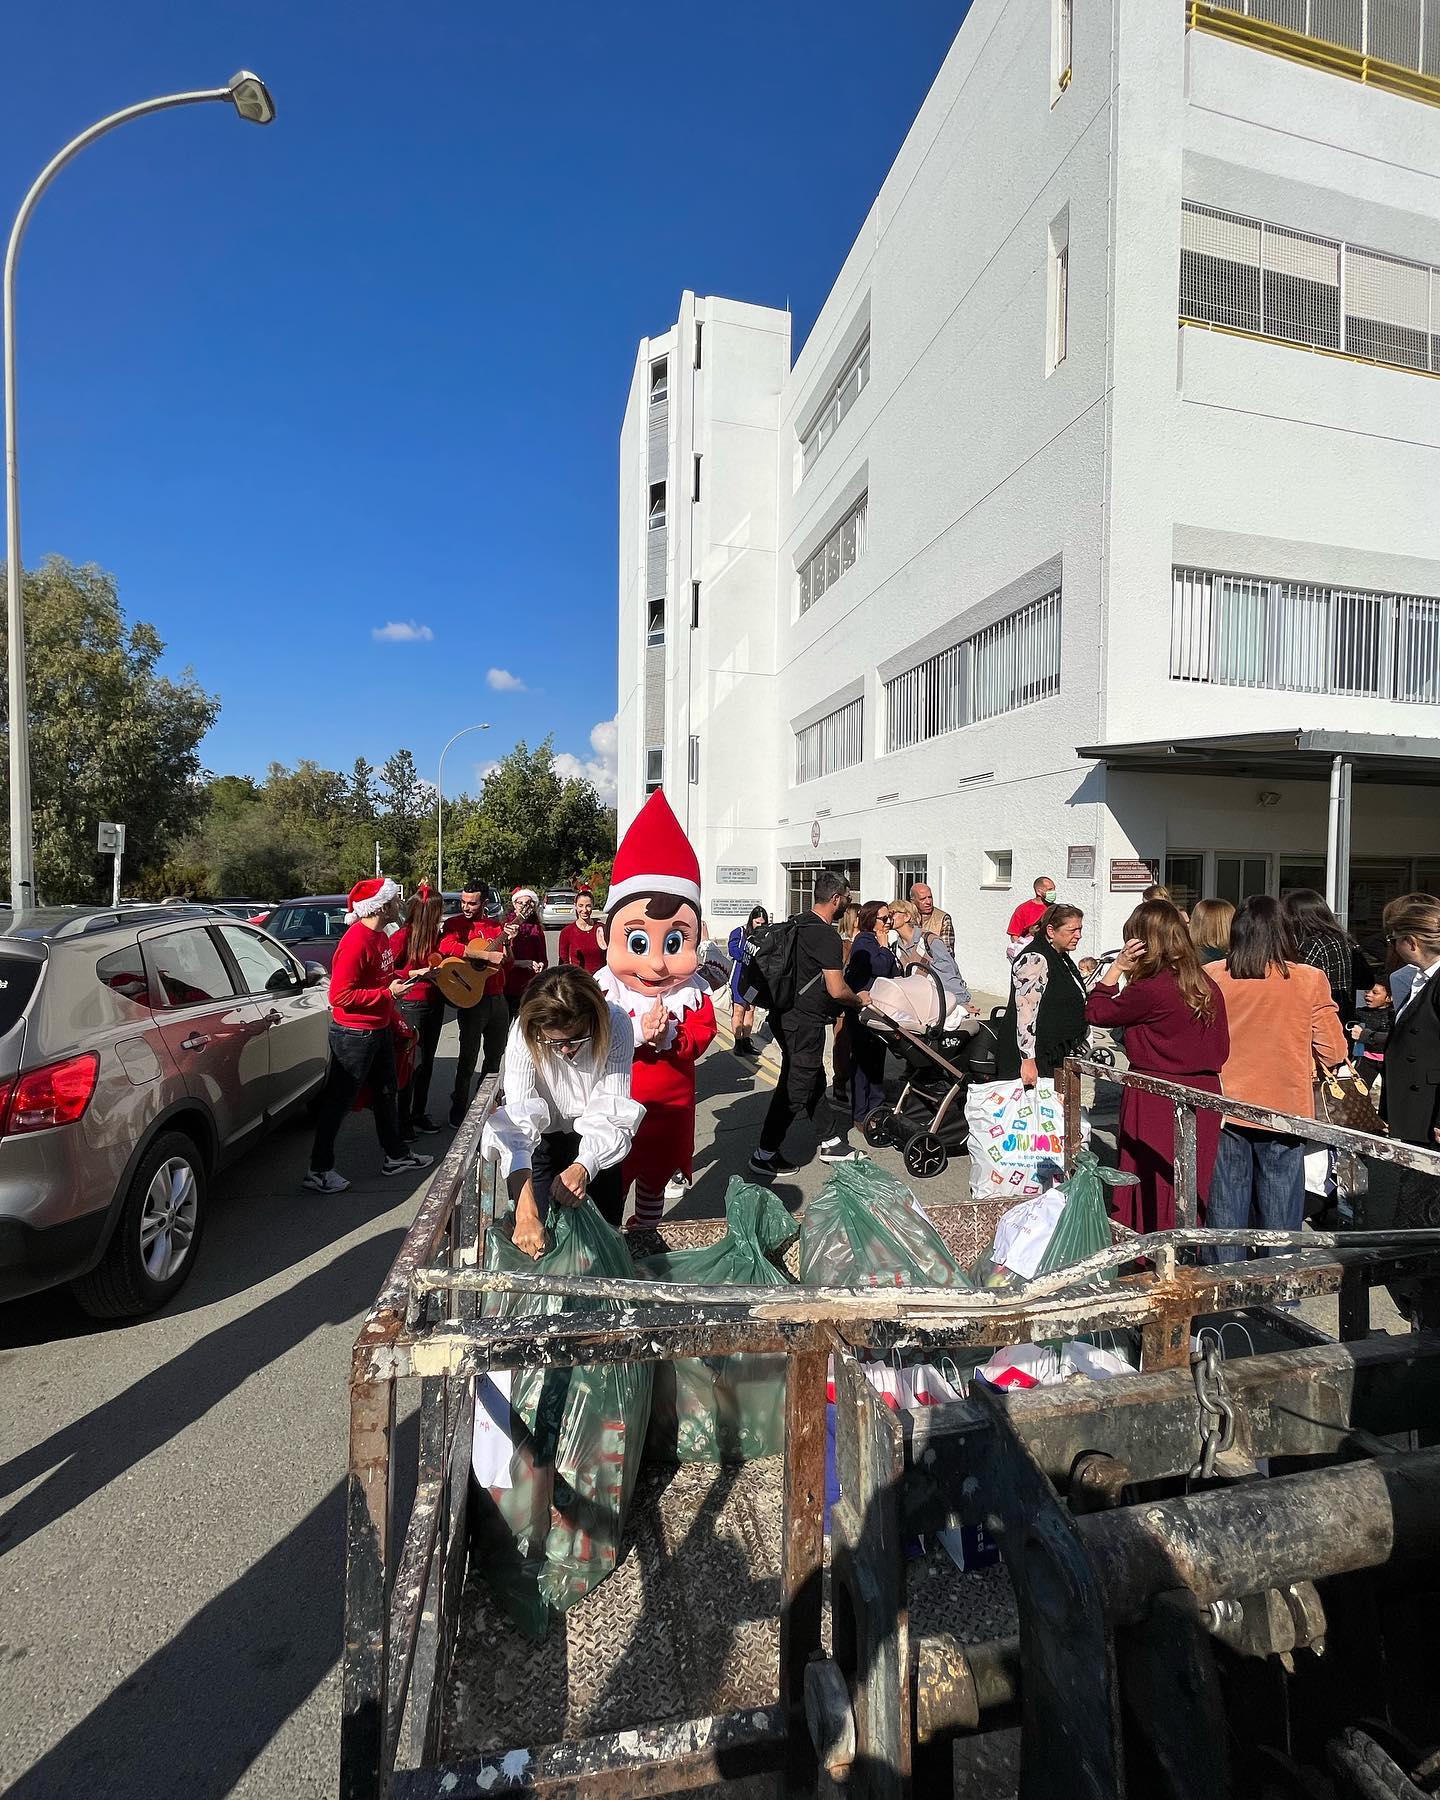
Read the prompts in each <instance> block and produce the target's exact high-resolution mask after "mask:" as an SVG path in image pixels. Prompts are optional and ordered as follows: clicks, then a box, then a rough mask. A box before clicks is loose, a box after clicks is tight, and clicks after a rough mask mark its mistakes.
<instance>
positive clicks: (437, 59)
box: [0, 0, 966, 791]
mask: <svg viewBox="0 0 1440 1800" xmlns="http://www.w3.org/2000/svg"><path fill="white" fill-rule="evenodd" d="M965 4H966V0H883V4H882V3H881V0H868V3H866V4H861V3H860V0H730V4H728V5H727V6H726V7H724V8H705V9H701V8H691V7H674V6H661V5H658V4H651V3H650V0H595V3H592V4H590V5H581V4H579V3H578V0H556V3H554V4H552V5H550V6H547V7H523V6H522V7H503V6H499V5H497V4H495V0H414V3H412V4H411V5H409V6H404V7H397V6H395V5H393V4H391V5H386V6H380V5H378V4H374V3H373V0H345V3H342V0H245V3H244V4H239V3H236V0H203V3H201V4H197V3H196V0H171V3H168V4H167V3H162V0H125V3H124V4H123V5H116V4H115V3H114V0H52V3H51V4H50V5H49V6H47V7H39V6H29V7H23V8H15V9H13V11H12V16H11V17H10V18H8V19H7V21H6V27H5V50H6V64H7V67H8V69H9V70H10V74H11V80H10V82H9V83H8V85H7V91H6V99H5V104H4V106H3V107H0V218H3V219H4V221H5V225H4V230H6V231H8V221H9V219H10V218H11V217H12V216H13V212H14V209H15V207H16V206H17V205H18V204H19V200H20V198H21V196H22V194H23V192H24V190H25V188H26V187H27V186H28V184H29V182H30V181H31V179H32V178H33V176H34V175H35V174H36V173H37V172H38V171H39V169H40V167H41V166H42V165H43V164H44V162H45V161H46V160H47V159H48V158H49V156H50V155H52V154H53V152H54V151H55V150H56V149H58V148H59V146H60V145H61V144H62V143H63V142H64V141H65V140H66V139H67V138H68V137H69V136H71V135H72V134H73V133H74V132H75V131H77V130H79V129H81V128H82V127H83V126H85V125H87V124H89V123H90V122H91V121H92V120H94V119H96V118H98V117H100V116H101V115H103V114H105V113H107V112H110V111H112V110H114V109H115V108H117V107H119V106H123V105H126V104H129V103H130V102H132V101H135V100H139V99H142V98H146V97H149V96H151V95H153V94H157V93H162V92H166V91H172V90H176V89H184V88H194V87H208V86H215V85H221V84H223V83H224V82H225V80H226V79H228V77H229V76H230V74H231V73H233V71H234V70H235V69H236V68H239V67H241V66H248V67H250V68H253V69H255V70H257V71H258V72H259V73H260V74H261V75H262V76H263V77H264V78H265V80H266V81H267V82H268V83H269V85H270V87H271V89H272V91H273V93H274V95H275V100H276V105H277V108H278V114H279V116H278V118H277V120H276V122H275V123H274V124H273V125H271V126H269V127H268V128H266V129H264V130H259V129H256V128H254V127H252V126H248V125H242V124H241V123H240V122H239V121H238V120H237V119H236V118H235V117H234V115H233V113H231V112H230V110H229V109H228V108H222V107H220V106H207V107H198V108H194V109H185V110H181V111H179V112H175V113H170V114H163V115H160V116H158V117H156V118H151V119H146V120H141V121H139V122H138V123H136V124H133V125H129V126H126V127H125V128H123V129H122V130H121V131H119V132H117V133H116V134H114V135H113V136H112V137H110V138H108V139H106V140H104V141H102V142H101V143H99V144H97V145H95V146H92V147H91V148H90V149H89V150H87V151H86V152H84V154H83V155H82V156H81V158H80V159H79V160H78V161H77V162H76V163H74V164H73V165H72V166H71V167H70V168H68V169H67V170H65V171H64V172H63V173H62V175H61V176H60V177H59V179H58V180H57V182H56V184H55V185H54V187H52V188H51V190H50V191H49V193H48V194H47V195H46V196H45V198H44V199H43V200H42V202H41V204H40V207H39V209H38V211H37V213H36V215H35V220H34V223H33V224H32V226H31V228H30V232H29V235H28V237H27V239H26V243H25V248H24V252H23V255H22V258H21V264H20V302H19V303H20V338H19V342H20V424H21V477H22V493H23V499H24V514H23V518H24V533H25V535H24V552H25V560H26V562H27V564H33V563H35V562H37V561H38V560H39V559H40V557H41V556H42V555H44V554H46V553H47V552H50V551H58V552H60V553H62V554H64V555H66V556H69V557H71V558H73V559H74V560H76V561H78V562H86V561H94V562H98V563H100V564H101V565H103V566H104V567H105V568H108V569H110V570H112V571H113V572H114V574H115V575H116V576H117V578H118V580H119V583H120V591H121V597H122V600H123V602H124V603H125V606H126V608H127V611H128V612H129V613H130V615H131V616H132V617H137V618H144V619H148V620H150V621H151V622H153V623H154V624H155V625H156V626H157V627H158V629H159V630H160V632H161V635H162V636H163V637H164V638H165V640H166V643H167V645H168V647H169V654H168V658H167V661H168V665H169V667H171V668H172V669H179V668H182V667H184V666H186V665H189V666H190V667H192V668H193V669H194V671H195V673H196V675H197V676H198V678H199V679H200V681H201V682H203V683H204V685H205V686H206V687H208V688H210V689H212V690H214V691H216V692H218V693H219V695H220V697H221V700H222V703H223V705H222V711H221V715H220V719H219V722H218V724H217V725H216V726H215V728H214V730H213V731H212V732H211V734H210V736H209V738H208V739H207V740H206V744H205V746H204V755H205V760H206V763H207V765H208V766H209V767H211V768H213V769H215V770H216V771H233V772H250V773H257V774H258V773H262V772H263V771H264V768H265V766H266V764H267V763H268V762H270V761H271V760H272V759H277V758H278V759H279V760H281V761H284V762H294V761H295V760H296V759H298V758H299V757H302V756H310V757H314V758H316V759H317V760H319V761H322V762H325V763H328V764H330V765H332V766H336V767H342V768H348V766H349V765H350V763H351V762H353V760H354V758H355V757H356V756H357V755H361V754H364V755H366V756H369V757H370V758H371V759H372V760H374V761H376V762H379V761H380V760H381V759H382V758H383V757H384V756H385V755H387V754H388V753H389V751H390V750H392V749H393V748H395V747H396V746H397V745H399V744H406V745H408V746H409V747H410V748H411V749H412V750H413V751H414V752H415V754H416V756H417V758H418V759H419V761H420V766H421V768H422V770H424V771H426V772H427V773H431V774H433V771H434V767H435V758H436V756H437V754H438V752H439V748H440V745H441V744H442V743H443V742H444V740H445V739H446V738H447V737H448V736H449V735H450V733H451V732H453V731H455V730H457V729H458V728H459V727H460V726H462V725H468V724H470V723H472V722H477V721H480V720H489V721H490V722H491V725H492V729H491V730H490V732H489V733H488V734H486V735H483V736H482V735H478V734H477V735H475V736H473V737H471V738H469V739H467V740H463V741H462V743H461V744H459V745H457V746H456V748H455V749H454V750H453V751H452V752H451V754H450V757H449V759H448V760H447V764H446V787H447V790H450V791H454V790H455V789H457V788H459V787H461V786H466V785H470V784H472V783H473V778H474V773H475V768H476V764H477V763H479V762H482V761H483V760H485V759H486V758H488V757H492V756H496V755H499V754H502V753H503V752H504V751H505V750H506V749H507V748H508V747H509V746H510V745H511V744H512V743H513V742H514V741H515V739H516V738H517V737H526V738H528V739H529V740H530V741H531V742H532V743H534V742H536V741H538V740H539V739H540V738H542V737H543V736H544V735H545V734H546V733H547V732H550V731H553V732H554V734H555V739H556V746H557V749H558V750H560V751H562V752H564V753H566V755H567V756H569V757H574V758H575V759H577V762H579V763H587V762H592V761H596V760H597V758H598V760H600V761H603V752H604V750H605V735H604V732H603V730H602V731H601V732H599V733H598V734H597V735H596V738H595V742H594V744H593V745H592V742H591V733H592V727H594V726H596V725H601V724H602V723H603V721H605V720H607V719H609V718H610V717H611V715H612V714H613V712H614V707H615V693H614V688H615V677H614V667H615V529H616V526H615V513H616V499H615V493H616V462H615V450H616V438H617V434H618V432H619V427H620V417H621V412H622V409H623V405H624V397H625V392H626V388H627V385H628V381H629V375H630V368H631V364H632V361H633V357H634V348H635V342H636V340H637V339H638V338H639V337H641V336H642V335H644V334H645V333H647V332H649V331H652V330H659V329H663V328H664V326H665V325H666V324H667V323H668V322H669V321H670V320H671V319H673V317H674V312H675V305H676V301H677V298H678V296H679V293H680V291H681V289H682V288H685V287H690V288H693V289H695V290H696V291H697V292H698V293H702V294H703V293H723V294H728V295H732V296H734V297H736V298H739V299H744V300H751V301H757V302H760V303H763V304H766V305H772V306H782V305H784V304H785V303H786V301H787V300H788V301H789V303H790V305H791V307H792V309H793V311H794V313H795V322H796V343H797V345H798V344H799V343H800V342H802V341H803V338H804V334H805V333H806V331H807V330H808V329H809V327H810V325H811V323H812V321H813V319H814V316H815V313H816V312H817V310H818V308H819V306H820V304H821V302H822V300H823V299H824V296H825V293H826V291H827V289H828V287H829V284H830V282H831V281H832V279H833V278H834V275H835V273H836V271H837V269H838V268H839V265H840V262H841V260H842V259H843V257H844V254H845V252H846V250H847V248H848V246H849V244H850V242H851V241H852V239H853V237H854V234H855V231H856V230H857V229H858V227H859V225H860V223H861V221H862V220H863V218H864V216H865V212H866V209H867V208H868V206H869V203H870V201H871V199H872V198H873V196H874V193H875V191H876V189H877V187H878V186H879V184H880V182H881V180H882V179H883V177H884V174H885V171H886V169H887V168H888V167H889V164H890V162H891V160H892V158H893V157H894V154H895V152H896V150H897V149H898V147H899V145H900V142H901V140H902V139H903V137H904V135H905V132H906V130H907V128H908V126H909V124H910V121H911V119H912V118H913V117H914V114H915V112H916V110H917V108H918V106H919V104H920V102H921V100H922V98H923V97H924V94H925V91H926V89H927V88H928V87H929V85H930V82H931V80H932V79H933V77H934V74H935V71H936V70H937V69H938V67H939V65H940V61H941V59H942V58H943V56H944V54H945V51H946V49H947V48H948V46H949V43H950V41H951V39H952V38H953V36H954V34H955V32H956V30H957V29H958V28H959V23H960V20H961V19H962V18H963V16H964V12H965ZM412 624H413V625H414V626H415V627H417V628H419V629H418V631H417V633H416V634H415V635H413V636H405V635H402V634H401V633H397V632H395V631H393V630H392V632H391V634H390V635H389V636H387V637H382V638H380V639H377V638H376V636H375V635H374V634H375V633H377V632H383V630H384V628H385V627H386V626H387V625H388V626H391V627H409V626H410V625H412ZM490 670H499V671H505V672H508V675H509V676H510V678H511V680H512V681H513V683H514V684H515V685H514V686H510V687H504V686H503V684H502V691H497V690H496V689H495V687H494V686H492V685H490V684H488V683H487V671H490ZM471 746H474V748H473V750H472V749H471ZM598 772H599V771H597V773H598Z"/></svg>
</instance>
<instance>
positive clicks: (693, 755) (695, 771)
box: [689, 737, 700, 787]
mask: <svg viewBox="0 0 1440 1800" xmlns="http://www.w3.org/2000/svg"><path fill="white" fill-rule="evenodd" d="M689 762H690V767H689V775H690V785H691V787H694V786H696V785H697V783H698V782H699V780H700V740H699V738H698V737H692V738H691V740H690V758H689Z"/></svg>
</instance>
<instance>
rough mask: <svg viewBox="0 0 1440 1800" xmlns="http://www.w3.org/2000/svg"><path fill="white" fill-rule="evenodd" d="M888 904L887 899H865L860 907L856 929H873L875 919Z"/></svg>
mask: <svg viewBox="0 0 1440 1800" xmlns="http://www.w3.org/2000/svg"><path fill="white" fill-rule="evenodd" d="M889 904H890V902H889V901H888V900H867V901H866V902H865V904H864V905H863V906H862V907H861V908H860V923H859V925H858V927H857V929H858V930H860V931H874V929H875V921H876V920H877V919H878V918H879V917H880V915H881V913H882V912H884V911H885V909H886V908H887V907H888V906H889Z"/></svg>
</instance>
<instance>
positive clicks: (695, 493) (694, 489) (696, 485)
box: [690, 456, 700, 500]
mask: <svg viewBox="0 0 1440 1800" xmlns="http://www.w3.org/2000/svg"><path fill="white" fill-rule="evenodd" d="M690 498H691V499H692V500H698V499H699V498H700V458H699V457H698V456H697V457H696V458H695V478H694V482H693V485H692V486H691V489H690Z"/></svg>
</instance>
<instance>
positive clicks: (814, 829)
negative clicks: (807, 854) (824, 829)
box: [810, 819, 820, 850]
mask: <svg viewBox="0 0 1440 1800" xmlns="http://www.w3.org/2000/svg"><path fill="white" fill-rule="evenodd" d="M810 848H811V849H812V850H818V849H819V848H820V821H819V820H818V819H817V820H816V821H815V823H814V824H813V825H812V826H811V827H810Z"/></svg>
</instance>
